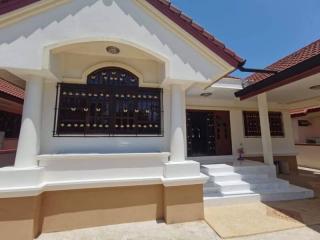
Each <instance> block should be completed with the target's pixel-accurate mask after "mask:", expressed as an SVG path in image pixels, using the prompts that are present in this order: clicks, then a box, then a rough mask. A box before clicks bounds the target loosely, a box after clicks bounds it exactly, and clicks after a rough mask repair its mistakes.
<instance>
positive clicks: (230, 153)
mask: <svg viewBox="0 0 320 240" xmlns="http://www.w3.org/2000/svg"><path fill="white" fill-rule="evenodd" d="M188 112H205V113H215V112H226V113H228V124H229V129H228V130H229V140H230V147H229V152H228V153H227V154H214V155H203V156H193V155H189V154H187V155H188V157H217V156H230V155H232V154H233V150H232V149H233V148H232V132H231V117H230V111H229V110H212V109H210V110H206V109H186V140H187V144H186V147H187V153H188V119H187V114H188Z"/></svg>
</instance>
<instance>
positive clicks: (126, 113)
mask: <svg viewBox="0 0 320 240" xmlns="http://www.w3.org/2000/svg"><path fill="white" fill-rule="evenodd" d="M58 93H59V94H58V95H59V103H57V106H58V111H57V113H56V114H57V121H56V122H57V126H56V127H55V129H56V131H55V135H60V134H62V135H68V134H69V135H74V134H75V135H79V134H80V135H107V136H115V135H162V128H161V127H162V122H161V115H162V89H159V88H142V87H139V79H138V78H137V77H136V76H135V75H133V74H132V73H130V72H128V71H126V70H124V69H121V68H114V67H112V68H103V69H99V70H97V71H95V72H93V73H92V74H90V75H89V76H88V82H87V84H67V83H62V84H58Z"/></svg>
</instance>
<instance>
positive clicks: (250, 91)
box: [235, 54, 320, 100]
mask: <svg viewBox="0 0 320 240" xmlns="http://www.w3.org/2000/svg"><path fill="white" fill-rule="evenodd" d="M319 72H320V54H319V55H316V56H314V57H312V58H309V59H307V60H305V61H303V62H300V63H298V64H297V65H294V66H292V67H290V68H288V69H285V70H283V71H281V72H279V73H277V74H274V75H271V76H270V77H268V78H266V79H264V80H261V81H259V82H256V83H254V84H252V85H249V86H247V87H246V88H244V89H243V90H241V91H238V92H236V93H235V96H236V97H239V98H240V99H241V100H244V99H247V98H250V97H254V96H256V95H258V94H261V93H264V92H266V91H270V90H272V89H275V88H278V87H281V86H283V85H287V84H289V83H292V82H295V81H298V80H301V79H303V78H306V77H309V76H311V75H314V74H317V73H319Z"/></svg>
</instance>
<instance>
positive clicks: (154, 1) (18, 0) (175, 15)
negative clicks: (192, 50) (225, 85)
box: [0, 0, 244, 68]
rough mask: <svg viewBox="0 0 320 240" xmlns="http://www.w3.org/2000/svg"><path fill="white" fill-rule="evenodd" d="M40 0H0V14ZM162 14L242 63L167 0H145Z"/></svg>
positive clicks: (225, 56) (231, 61) (233, 62)
mask: <svg viewBox="0 0 320 240" xmlns="http://www.w3.org/2000/svg"><path fill="white" fill-rule="evenodd" d="M37 1H40V0H0V15H1V14H4V13H8V12H10V11H13V10H16V9H18V8H21V7H24V6H27V5H29V4H31V3H34V2H37ZM146 1H147V2H148V3H149V4H151V5H152V6H153V7H155V8H156V9H158V10H159V11H160V12H161V13H162V14H163V15H165V16H166V17H168V18H169V19H170V20H172V21H173V22H175V23H176V24H177V25H178V26H180V27H181V28H182V29H183V30H185V31H186V32H187V33H189V34H190V35H192V36H193V37H194V38H196V39H197V40H198V41H199V42H201V43H202V44H203V45H205V46H206V47H207V48H209V49H210V50H211V51H213V52H214V53H215V54H217V55H218V56H220V57H221V58H222V59H224V60H225V61H226V62H228V63H229V64H230V65H231V66H233V67H235V68H236V67H238V66H239V65H243V64H244V59H242V58H241V57H239V56H238V55H237V54H236V53H235V52H233V51H231V50H230V49H228V48H226V46H225V45H224V44H223V43H222V42H220V41H219V40H217V39H216V38H215V37H214V36H212V35H211V34H210V33H208V32H207V31H205V30H204V28H203V27H201V26H200V25H198V24H197V23H195V22H194V21H193V20H192V19H191V18H190V17H188V16H187V15H185V14H184V13H182V11H181V10H179V9H178V8H176V7H175V6H173V5H172V4H171V2H170V1H169V0H146Z"/></svg>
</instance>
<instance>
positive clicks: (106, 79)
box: [87, 67, 139, 87]
mask: <svg viewBox="0 0 320 240" xmlns="http://www.w3.org/2000/svg"><path fill="white" fill-rule="evenodd" d="M87 83H88V84H90V85H105V86H109V87H139V79H138V77H137V76H136V75H134V74H133V73H131V72H129V71H127V70H125V69H123V68H119V67H105V68H100V69H98V70H96V71H94V72H93V73H90V74H89V76H88V79H87Z"/></svg>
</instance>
